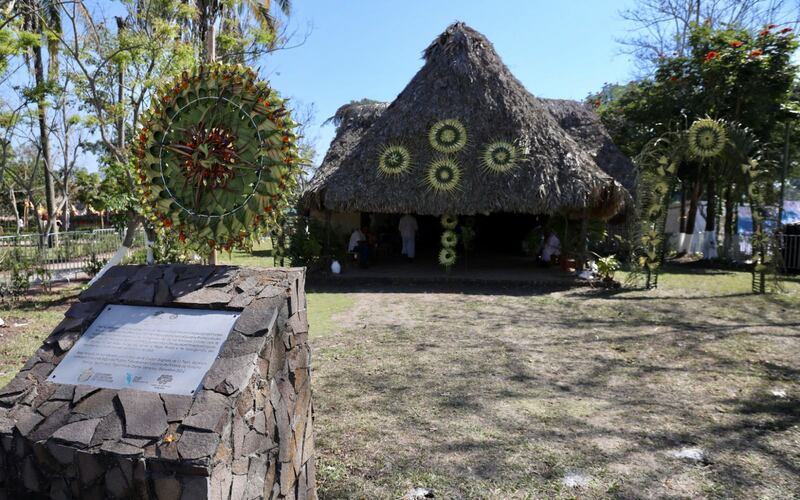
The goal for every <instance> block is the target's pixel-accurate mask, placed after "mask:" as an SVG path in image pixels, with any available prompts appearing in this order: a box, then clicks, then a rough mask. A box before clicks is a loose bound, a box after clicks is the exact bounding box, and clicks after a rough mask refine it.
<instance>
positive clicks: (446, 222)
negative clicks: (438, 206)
mask: <svg viewBox="0 0 800 500" xmlns="http://www.w3.org/2000/svg"><path fill="white" fill-rule="evenodd" d="M439 222H441V223H442V227H443V228H445V229H455V228H456V226H457V225H458V217H456V216H455V215H442V217H441V218H440V219H439Z"/></svg>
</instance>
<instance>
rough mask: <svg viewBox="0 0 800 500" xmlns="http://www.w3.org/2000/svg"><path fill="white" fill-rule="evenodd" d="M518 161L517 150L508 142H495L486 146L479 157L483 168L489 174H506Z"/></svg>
mask: <svg viewBox="0 0 800 500" xmlns="http://www.w3.org/2000/svg"><path fill="white" fill-rule="evenodd" d="M518 160H519V149H518V148H517V147H516V146H515V145H514V144H512V143H510V142H505V141H496V142H492V143H490V144H488V145H487V146H486V147H485V148H484V150H483V154H482V155H481V164H482V165H483V168H485V169H486V170H488V171H490V172H497V173H503V172H508V171H509V170H511V169H512V168H514V167H515V166H517V161H518Z"/></svg>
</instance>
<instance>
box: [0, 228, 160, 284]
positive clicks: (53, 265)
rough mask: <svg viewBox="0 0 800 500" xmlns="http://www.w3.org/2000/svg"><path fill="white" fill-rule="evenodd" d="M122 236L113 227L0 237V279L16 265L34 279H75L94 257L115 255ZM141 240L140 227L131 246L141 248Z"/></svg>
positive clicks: (100, 258)
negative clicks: (29, 273) (30, 274)
mask: <svg viewBox="0 0 800 500" xmlns="http://www.w3.org/2000/svg"><path fill="white" fill-rule="evenodd" d="M123 237H124V234H123V233H121V232H119V231H117V230H116V229H95V230H93V231H69V232H63V233H57V234H48V235H39V234H20V235H15V236H0V282H8V281H9V280H10V279H11V276H12V269H13V268H14V267H15V266H16V267H18V268H24V269H26V270H27V271H29V272H31V273H32V274H33V276H31V277H32V279H34V280H36V279H49V280H53V281H64V280H69V279H75V278H77V277H79V274H81V273H82V272H83V270H84V268H85V267H86V266H87V264H89V263H90V262H92V261H93V260H94V261H103V260H105V259H109V258H110V257H111V256H112V255H114V253H115V252H116V251H117V249H118V248H119V246H120V244H121V243H122V239H123ZM144 241H145V236H144V231H143V230H141V229H140V230H139V231H137V233H136V234H135V236H134V242H133V245H132V247H131V248H132V249H133V250H136V249H140V248H143V247H144Z"/></svg>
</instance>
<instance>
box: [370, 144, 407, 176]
mask: <svg viewBox="0 0 800 500" xmlns="http://www.w3.org/2000/svg"><path fill="white" fill-rule="evenodd" d="M409 168H411V153H409V152H408V149H407V148H406V147H405V146H400V145H399V144H393V145H389V146H386V147H384V148H383V151H381V154H380V156H379V157H378V172H380V173H381V174H384V175H400V174H403V173H405V172H407V171H408V169H409Z"/></svg>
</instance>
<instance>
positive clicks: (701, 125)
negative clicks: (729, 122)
mask: <svg viewBox="0 0 800 500" xmlns="http://www.w3.org/2000/svg"><path fill="white" fill-rule="evenodd" d="M688 141H689V151H690V152H691V153H692V154H693V155H695V156H698V157H700V158H712V157H714V156H718V155H719V154H720V153H721V152H722V150H723V149H724V148H725V143H726V142H727V141H728V134H727V133H726V132H725V127H724V126H723V125H722V124H721V123H719V122H718V121H717V120H713V119H711V118H702V119H700V120H697V121H696V122H694V123H693V124H692V126H691V127H689V134H688Z"/></svg>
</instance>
